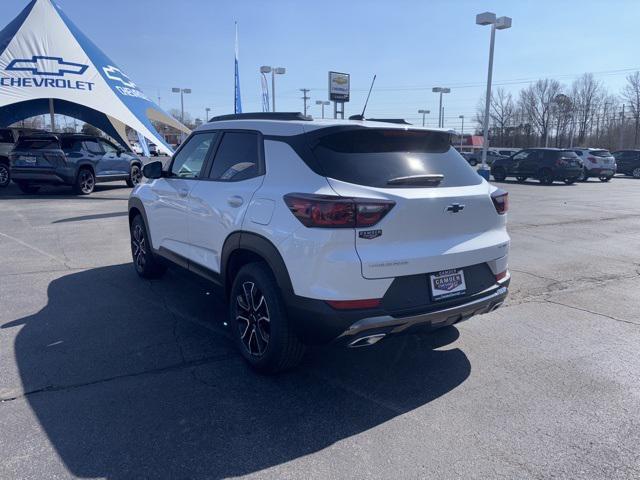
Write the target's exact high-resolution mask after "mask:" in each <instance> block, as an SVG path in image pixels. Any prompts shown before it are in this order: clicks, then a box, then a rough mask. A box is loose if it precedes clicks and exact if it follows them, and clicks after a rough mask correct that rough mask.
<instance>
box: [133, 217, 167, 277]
mask: <svg viewBox="0 0 640 480" xmlns="http://www.w3.org/2000/svg"><path fill="white" fill-rule="evenodd" d="M130 235H131V256H132V257H133V266H134V268H135V269H136V273H137V274H138V275H140V276H141V277H142V278H158V277H161V276H162V275H163V274H164V272H166V271H167V266H166V265H165V264H164V263H162V262H161V260H160V259H159V258H158V257H157V256H156V255H154V253H153V251H152V249H151V241H150V240H149V235H148V233H147V228H146V225H145V224H144V220H143V219H142V216H141V215H136V217H135V218H134V219H133V221H132V222H131V227H130Z"/></svg>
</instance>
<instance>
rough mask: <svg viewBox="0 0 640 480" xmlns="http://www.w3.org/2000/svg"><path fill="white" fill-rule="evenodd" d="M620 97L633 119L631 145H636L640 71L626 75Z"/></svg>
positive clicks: (638, 121) (638, 124)
mask: <svg viewBox="0 0 640 480" xmlns="http://www.w3.org/2000/svg"><path fill="white" fill-rule="evenodd" d="M622 98H623V99H624V101H625V103H626V104H627V105H629V110H630V111H631V116H632V118H633V121H634V130H633V132H634V134H633V145H634V147H637V146H638V128H639V127H640V72H635V73H633V74H631V75H628V76H627V84H626V85H625V86H624V88H623V89H622Z"/></svg>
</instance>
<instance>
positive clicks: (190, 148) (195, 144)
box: [171, 132, 218, 178]
mask: <svg viewBox="0 0 640 480" xmlns="http://www.w3.org/2000/svg"><path fill="white" fill-rule="evenodd" d="M217 135H218V134H217V133H216V132H205V133H197V134H195V135H194V136H192V137H191V138H190V139H189V140H188V141H187V143H185V144H184V146H183V147H182V148H181V149H180V151H179V152H178V153H176V155H174V157H173V163H172V165H171V173H172V174H173V175H175V176H176V177H181V178H198V177H199V176H200V171H201V170H202V166H203V165H204V161H205V159H206V158H207V154H208V153H209V150H210V149H211V146H212V145H213V144H214V143H215V141H216V137H217Z"/></svg>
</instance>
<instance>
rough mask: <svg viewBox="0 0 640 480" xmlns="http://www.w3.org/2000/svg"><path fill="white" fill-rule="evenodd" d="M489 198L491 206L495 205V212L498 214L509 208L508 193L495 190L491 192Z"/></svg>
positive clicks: (502, 213)
mask: <svg viewBox="0 0 640 480" xmlns="http://www.w3.org/2000/svg"><path fill="white" fill-rule="evenodd" d="M491 200H493V206H494V207H496V212H498V214H499V215H504V214H505V213H507V211H508V210H509V193H508V192H505V191H504V190H500V189H498V190H496V191H495V192H493V193H492V194H491Z"/></svg>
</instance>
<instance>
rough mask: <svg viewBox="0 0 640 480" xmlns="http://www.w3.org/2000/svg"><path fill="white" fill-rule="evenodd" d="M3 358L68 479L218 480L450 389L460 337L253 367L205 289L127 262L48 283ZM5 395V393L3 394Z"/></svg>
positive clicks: (461, 366) (459, 374)
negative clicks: (263, 371)
mask: <svg viewBox="0 0 640 480" xmlns="http://www.w3.org/2000/svg"><path fill="white" fill-rule="evenodd" d="M47 293H48V303H47V305H46V306H45V307H44V308H42V309H41V310H40V311H39V312H37V313H35V314H33V315H30V316H27V317H24V318H21V319H18V320H15V321H12V322H10V323H7V324H4V325H3V326H2V328H3V329H11V328H19V329H20V330H19V332H18V333H17V335H16V340H15V356H16V361H17V365H18V368H19V374H20V378H21V381H22V388H23V390H24V392H25V393H24V394H20V393H17V394H16V397H18V398H22V397H24V398H26V400H27V401H28V403H29V405H30V406H31V408H32V410H33V412H34V413H35V415H36V416H37V418H38V420H39V422H40V424H41V425H42V429H43V430H44V431H45V432H46V434H47V435H48V438H49V440H50V442H51V444H52V445H53V447H55V449H56V452H57V453H58V455H59V457H60V458H61V459H62V460H63V461H64V463H65V465H66V467H67V468H68V470H69V472H70V473H71V474H72V475H74V476H78V477H92V478H93V477H106V478H117V479H119V478H193V477H206V478H223V477H229V476H237V475H243V474H248V473H252V472H257V471H259V470H262V469H265V468H269V467H272V466H276V465H280V464H282V463H285V462H289V461H291V460H294V459H297V458H300V457H303V456H305V455H309V454H311V453H313V452H317V451H319V450H322V449H324V448H326V447H329V446H331V445H333V444H335V443H336V442H338V441H340V440H343V439H346V438H349V437H352V436H354V435H358V434H359V433H362V432H364V431H366V430H369V429H372V428H374V427H376V426H379V425H380V424H382V423H384V422H387V421H389V420H392V419H393V418H395V417H397V416H400V415H403V414H405V413H408V412H411V411H413V410H416V409H419V408H421V407H423V406H425V405H426V404H428V403H429V402H431V401H433V400H435V399H437V398H440V397H442V396H443V395H445V394H447V393H448V392H450V391H451V390H453V389H455V388H456V387H458V386H459V385H460V384H462V383H463V382H464V381H465V380H466V379H467V378H468V376H469V374H470V371H471V365H470V362H469V360H468V358H467V356H466V355H465V354H464V352H462V351H461V350H460V349H458V348H455V347H449V348H448V349H447V348H443V347H446V346H447V345H450V344H451V343H452V342H454V341H455V340H456V339H457V338H458V336H459V334H458V330H457V329H456V328H454V327H448V328H445V329H442V330H440V331H437V332H434V333H432V334H430V335H427V334H422V335H407V336H403V337H398V338H391V339H387V340H384V341H382V342H380V343H379V344H377V345H375V346H373V347H367V348H361V349H351V350H350V349H345V348H338V347H323V348H314V349H312V350H311V351H310V352H309V354H308V355H307V356H306V358H305V360H304V362H303V364H302V366H301V367H299V368H298V369H297V370H295V371H293V372H289V373H286V374H282V375H278V376H271V377H269V376H260V375H257V374H255V373H253V372H252V371H251V370H250V369H249V368H248V367H247V366H246V365H245V363H244V362H243V361H242V360H241V358H240V356H239V355H238V354H237V353H236V352H235V349H234V347H233V344H232V341H231V340H230V334H229V332H228V329H227V328H225V327H224V325H223V322H224V319H225V318H226V314H225V308H224V306H223V304H222V302H221V301H220V299H219V298H218V297H217V296H216V294H215V293H212V292H211V291H210V289H209V285H208V284H207V283H206V282H203V281H201V280H199V279H196V278H194V277H192V276H191V275H189V274H187V273H185V272H182V271H179V270H173V269H171V270H169V272H167V275H166V276H165V277H164V278H163V279H161V280H157V281H152V282H151V281H143V280H141V279H139V278H138V277H137V275H136V274H135V273H134V271H133V268H132V266H131V265H130V264H124V265H115V266H109V267H104V268H96V269H91V270H87V271H83V272H79V273H72V274H69V275H66V276H63V277H61V278H58V279H56V280H53V281H52V282H51V283H50V284H49V287H48V292H47ZM4 400H10V399H7V398H5V399H4Z"/></svg>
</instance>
